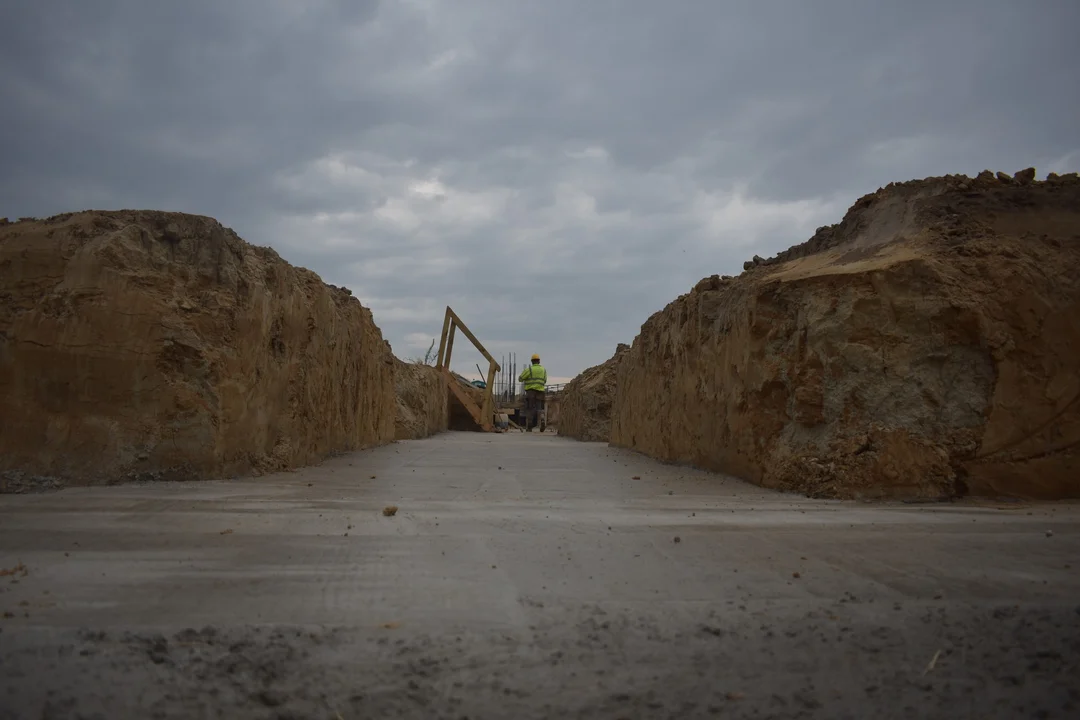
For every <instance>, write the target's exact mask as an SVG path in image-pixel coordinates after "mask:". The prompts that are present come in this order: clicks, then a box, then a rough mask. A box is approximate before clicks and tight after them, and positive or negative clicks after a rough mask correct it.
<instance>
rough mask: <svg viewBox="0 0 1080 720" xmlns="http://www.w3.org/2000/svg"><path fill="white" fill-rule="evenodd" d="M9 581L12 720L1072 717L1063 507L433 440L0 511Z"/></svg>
mask: <svg viewBox="0 0 1080 720" xmlns="http://www.w3.org/2000/svg"><path fill="white" fill-rule="evenodd" d="M389 505H395V506H397V507H398V511H397V513H396V514H395V515H393V516H385V515H384V514H383V512H382V511H383V508H384V507H386V506H389ZM0 569H3V571H4V572H6V573H8V574H6V575H4V576H3V577H0V588H2V589H0V612H3V613H4V619H3V620H0V717H2V718H75V717H80V718H98V717H100V718H151V717H162V718H188V717H198V718H203V717H207V718H210V717H213V718H331V719H333V718H342V719H350V718H384V717H408V718H413V717H416V718H462V717H468V718H578V717H581V718H665V717H678V718H692V717H724V718H1059V717H1060V718H1075V717H1080V506H1078V505H1076V504H1056V505H1049V504H1024V503H991V502H974V501H964V502H957V503H944V504H923V505H906V504H902V503H895V504H863V503H853V502H833V501H820V500H808V499H805V498H800V497H796V496H790V495H781V494H777V493H773V492H766V491H763V490H761V489H760V488H756V487H754V486H751V485H748V484H745V483H742V482H739V481H736V480H733V479H730V478H725V477H722V476H718V475H713V474H709V473H705V472H699V471H694V470H688V469H686V468H680V467H675V466H666V465H661V464H658V463H656V462H653V461H651V460H649V459H647V458H644V457H641V456H639V455H635V454H633V453H629V452H625V451H620V450H616V449H612V448H608V447H607V446H606V445H603V444H589V443H577V442H574V441H572V440H567V439H564V438H559V437H556V436H552V435H543V436H541V435H532V436H524V435H521V434H504V435H498V434H496V435H486V434H472V433H448V434H444V435H440V436H437V437H435V438H431V439H428V440H422V441H409V442H401V443H396V444H394V445H390V446H387V447H382V448H378V449H375V450H371V451H364V452H358V453H352V454H348V455H343V456H339V457H336V458H333V459H331V460H328V461H327V462H326V463H324V464H323V465H321V466H319V467H313V468H307V469H304V470H301V471H297V472H292V473H282V474H278V475H273V476H267V477H261V478H251V479H242V480H235V481H231V482H207V483H181V484H153V485H149V484H143V485H126V486H116V487H105V488H73V489H66V490H62V491H59V492H53V493H47V494H37V495H18V496H15V495H8V496H0ZM11 570H15V572H13V573H10V572H8V571H11Z"/></svg>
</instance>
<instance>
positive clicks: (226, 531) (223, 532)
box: [221, 528, 233, 535]
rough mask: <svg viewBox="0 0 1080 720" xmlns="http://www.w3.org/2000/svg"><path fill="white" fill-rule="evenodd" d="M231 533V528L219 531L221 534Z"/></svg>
mask: <svg viewBox="0 0 1080 720" xmlns="http://www.w3.org/2000/svg"><path fill="white" fill-rule="evenodd" d="M232 533H233V531H232V528H229V529H228V530H222V531H221V534H222V535H232Z"/></svg>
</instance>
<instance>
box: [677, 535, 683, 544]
mask: <svg viewBox="0 0 1080 720" xmlns="http://www.w3.org/2000/svg"><path fill="white" fill-rule="evenodd" d="M675 542H677V543H681V542H682V538H681V537H679V536H678V535H676V536H675Z"/></svg>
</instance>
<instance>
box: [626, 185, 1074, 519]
mask: <svg viewBox="0 0 1080 720" xmlns="http://www.w3.org/2000/svg"><path fill="white" fill-rule="evenodd" d="M747 268H748V272H745V273H744V274H743V275H742V276H740V277H738V278H721V277H718V276H712V277H710V278H706V279H704V280H702V281H701V282H700V283H698V285H697V286H696V287H695V288H694V289H693V291H692V292H690V293H689V294H687V295H684V296H682V297H680V298H678V299H677V300H675V301H674V302H673V303H671V304H670V305H668V306H667V307H666V308H665V309H664V310H663V311H661V312H659V313H656V314H655V315H653V316H652V317H651V318H650V319H649V320H648V321H647V322H646V323H645V325H643V326H642V331H641V334H640V335H639V336H638V337H637V338H636V339H635V341H634V344H633V347H632V348H631V350H630V351H629V352H628V353H627V354H626V356H625V358H624V359H623V361H622V362H620V363H619V371H618V378H619V380H618V383H617V392H616V400H615V410H614V414H613V420H612V431H611V440H612V443H613V444H616V445H620V446H624V447H630V448H634V449H636V450H640V451H642V452H645V453H647V454H649V455H652V456H655V457H658V458H662V459H665V460H670V461H679V462H688V463H692V464H696V465H699V466H702V467H706V468H710V469H714V470H719V471H723V472H728V473H731V474H734V475H738V476H741V477H744V478H747V479H750V480H753V481H755V482H758V483H761V484H763V485H766V486H769V487H779V488H788V489H793V490H800V491H804V492H809V493H811V494H816V495H823V496H841V497H852V496H862V497H881V496H894V497H895V496H914V497H937V496H949V495H953V494H956V493H964V492H971V493H973V494H980V495H1010V496H1020V497H1035V498H1063V497H1078V496H1080V399H1078V398H1080V361H1078V360H1077V358H1078V357H1080V180H1078V178H1077V176H1076V175H1075V174H1073V175H1068V176H1062V177H1058V176H1053V175H1051V176H1049V177H1048V179H1047V180H1046V181H1043V182H1040V181H1035V180H1034V171H1031V170H1027V171H1021V172H1020V173H1017V174H1016V175H1014V176H1008V175H1005V174H1003V173H998V174H996V175H995V174H993V173H990V172H985V173H982V174H980V175H979V177H977V178H967V177H964V176H949V177H944V178H929V179H927V180H920V181H913V182H907V183H900V184H895V185H891V186H889V187H887V188H883V189H881V190H879V191H877V192H875V193H872V194H870V195H867V196H866V197H863V198H861V199H860V200H859V201H858V202H856V203H855V205H854V206H853V207H852V208H851V209H850V210H849V211H848V213H847V215H846V216H845V217H844V219H843V221H842V222H841V223H839V224H837V225H833V226H831V227H828V228H822V229H820V230H818V232H817V233H816V234H815V235H814V237H813V238H811V240H810V241H808V242H807V243H803V244H802V245H798V246H795V247H793V248H791V249H789V250H787V251H785V252H783V253H780V254H779V255H778V256H777V257H776V258H773V259H771V260H763V259H761V258H756V259H755V260H754V261H751V262H750V263H748V264H747ZM631 377H632V378H633V382H632V383H631V382H629V379H630V378H631Z"/></svg>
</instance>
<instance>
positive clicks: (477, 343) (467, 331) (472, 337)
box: [447, 308, 501, 370]
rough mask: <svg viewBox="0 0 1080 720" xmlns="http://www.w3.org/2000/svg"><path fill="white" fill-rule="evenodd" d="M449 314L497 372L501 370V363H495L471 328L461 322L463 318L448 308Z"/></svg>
mask: <svg viewBox="0 0 1080 720" xmlns="http://www.w3.org/2000/svg"><path fill="white" fill-rule="evenodd" d="M447 312H449V313H450V314H451V316H452V317H453V318H454V323H455V324H457V325H458V326H459V327H460V328H461V332H463V333H465V337H467V338H469V340H471V341H472V344H473V345H475V346H476V349H477V350H479V351H480V354H481V355H483V356H484V357H485V358H487V361H488V362H489V363H491V364H492V365H494V366H495V369H496V370H500V369H501V368H500V367H499V363H497V362H495V358H493V357H491V353H489V352H488V351H487V349H486V348H485V347H484V346H483V344H482V343H481V342H480V341H479V340H477V339H476V336H475V335H473V334H472V330H470V329H469V327H468V326H467V325H466V324H465V323H463V322H462V321H461V318H459V317H458V316H457V313H455V312H454V311H453V310H451V309H450V308H447Z"/></svg>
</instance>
